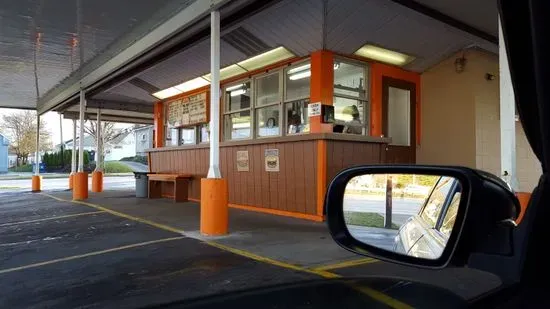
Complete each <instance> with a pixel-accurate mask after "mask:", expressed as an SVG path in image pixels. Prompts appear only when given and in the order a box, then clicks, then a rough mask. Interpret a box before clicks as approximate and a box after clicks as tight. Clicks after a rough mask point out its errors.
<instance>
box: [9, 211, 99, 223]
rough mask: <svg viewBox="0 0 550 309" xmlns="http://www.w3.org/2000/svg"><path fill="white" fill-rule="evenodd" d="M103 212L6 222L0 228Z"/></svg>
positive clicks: (94, 212) (96, 212) (95, 212)
mask: <svg viewBox="0 0 550 309" xmlns="http://www.w3.org/2000/svg"><path fill="white" fill-rule="evenodd" d="M104 212H105V211H103V210H98V211H91V212H84V213H78V214H72V215H64V216H56V217H48V218H42V219H35V220H27V221H19V222H8V223H3V224H0V227H4V226H12V225H19V224H27V223H35V222H42V221H49V220H57V219H65V218H73V217H80V216H87V215H95V214H100V213H104Z"/></svg>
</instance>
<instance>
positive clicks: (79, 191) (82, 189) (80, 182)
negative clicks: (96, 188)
mask: <svg viewBox="0 0 550 309" xmlns="http://www.w3.org/2000/svg"><path fill="white" fill-rule="evenodd" d="M85 108H86V97H85V92H84V90H80V119H79V125H80V134H79V136H78V172H77V173H76V174H75V176H74V177H73V200H85V199H87V198H88V173H86V172H84V111H85Z"/></svg>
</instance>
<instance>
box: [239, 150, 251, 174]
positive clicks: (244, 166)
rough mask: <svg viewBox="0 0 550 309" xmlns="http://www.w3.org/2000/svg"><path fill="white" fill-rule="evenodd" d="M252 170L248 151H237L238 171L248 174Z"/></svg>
mask: <svg viewBox="0 0 550 309" xmlns="http://www.w3.org/2000/svg"><path fill="white" fill-rule="evenodd" d="M249 170H250V161H249V160H248V150H238V151H237V171H238V172H248V171H249Z"/></svg>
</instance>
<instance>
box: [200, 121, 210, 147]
mask: <svg viewBox="0 0 550 309" xmlns="http://www.w3.org/2000/svg"><path fill="white" fill-rule="evenodd" d="M199 137H200V142H201V143H208V142H210V125H209V124H208V123H204V124H201V125H199Z"/></svg>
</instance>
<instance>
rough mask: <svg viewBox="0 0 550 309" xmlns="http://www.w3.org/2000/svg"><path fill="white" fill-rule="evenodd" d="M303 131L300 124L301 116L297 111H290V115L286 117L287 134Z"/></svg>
mask: <svg viewBox="0 0 550 309" xmlns="http://www.w3.org/2000/svg"><path fill="white" fill-rule="evenodd" d="M303 131H304V126H303V125H302V118H301V117H300V115H298V112H296V111H294V110H293V111H292V114H291V115H290V117H288V134H294V133H300V132H303Z"/></svg>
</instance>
